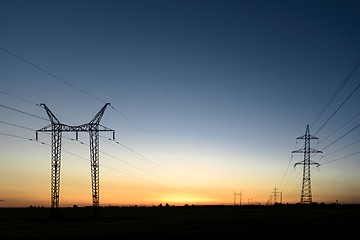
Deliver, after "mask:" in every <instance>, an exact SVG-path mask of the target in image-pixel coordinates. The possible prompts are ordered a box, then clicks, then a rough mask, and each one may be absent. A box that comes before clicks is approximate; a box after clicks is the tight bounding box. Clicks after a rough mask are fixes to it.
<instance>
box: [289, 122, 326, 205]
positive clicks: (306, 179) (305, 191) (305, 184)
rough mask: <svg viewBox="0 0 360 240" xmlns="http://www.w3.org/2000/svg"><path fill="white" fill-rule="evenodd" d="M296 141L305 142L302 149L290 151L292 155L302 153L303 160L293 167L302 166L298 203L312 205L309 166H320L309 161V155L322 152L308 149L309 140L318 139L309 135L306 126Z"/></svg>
mask: <svg viewBox="0 0 360 240" xmlns="http://www.w3.org/2000/svg"><path fill="white" fill-rule="evenodd" d="M296 139H304V140H305V145H304V148H301V149H299V150H295V151H292V153H304V160H303V161H300V162H297V163H295V165H294V167H295V166H296V165H299V164H301V165H304V168H303V180H302V188H301V198H300V203H312V193H311V180H310V165H316V166H317V167H318V166H320V164H319V163H317V162H314V161H311V160H310V154H311V153H322V151H319V150H316V149H313V148H310V140H311V139H318V138H317V137H315V136H313V135H310V130H309V125H307V126H306V132H305V134H304V135H303V136H300V137H298V138H296Z"/></svg>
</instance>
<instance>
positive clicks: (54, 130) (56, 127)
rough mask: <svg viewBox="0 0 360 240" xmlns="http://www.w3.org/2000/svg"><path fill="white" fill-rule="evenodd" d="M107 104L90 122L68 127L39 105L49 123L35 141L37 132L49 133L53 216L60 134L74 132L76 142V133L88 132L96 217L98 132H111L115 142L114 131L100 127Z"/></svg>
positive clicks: (56, 199)
mask: <svg viewBox="0 0 360 240" xmlns="http://www.w3.org/2000/svg"><path fill="white" fill-rule="evenodd" d="M109 104H110V103H106V104H105V105H104V106H103V107H102V108H101V110H100V111H99V112H98V113H97V114H96V115H95V117H94V118H93V119H92V120H91V121H90V122H88V123H85V124H82V125H78V126H69V125H66V124H62V123H61V122H60V121H59V119H57V118H56V117H55V115H54V114H53V113H52V112H51V111H50V109H49V108H48V107H47V106H46V105H45V104H43V103H42V104H40V106H42V107H43V108H44V109H45V111H46V113H47V115H48V116H49V119H50V122H51V123H50V124H49V125H48V126H45V127H43V128H41V129H39V130H37V131H36V140H38V132H51V135H52V141H51V142H52V144H51V208H52V210H53V211H52V213H53V216H56V215H57V213H58V207H59V190H60V165H61V164H60V163H61V140H62V132H75V133H76V140H78V132H89V139H90V166H91V185H92V202H93V208H94V216H95V217H97V216H98V207H99V132H102V131H111V132H113V140H115V131H114V130H111V129H109V128H107V127H104V126H101V125H100V120H101V118H102V116H103V115H104V112H105V108H106V107H107V106H108V105H109Z"/></svg>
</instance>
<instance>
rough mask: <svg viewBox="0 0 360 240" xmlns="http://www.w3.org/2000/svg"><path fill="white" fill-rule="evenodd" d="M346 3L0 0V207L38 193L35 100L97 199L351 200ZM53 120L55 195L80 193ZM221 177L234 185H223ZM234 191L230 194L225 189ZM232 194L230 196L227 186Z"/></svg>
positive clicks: (356, 182) (359, 45)
mask: <svg viewBox="0 0 360 240" xmlns="http://www.w3.org/2000/svg"><path fill="white" fill-rule="evenodd" d="M359 12H360V2H359V1H348V0H341V1H340V0H339V1H320V0H319V1H317V0H315V1H280V0H279V1H257V0H255V1H241V0H239V1H228V0H217V1H216V0H215V1H213V0H208V1H205V0H204V1H203V0H192V1H190V0H167V1H166V0H163V1H158V0H154V1H145V0H119V1H115V0H114V1H110V0H102V1H99V0H95V1H91V0H87V1H85V0H84V1H80V0H75V1H74V0H71V1H70V0H65V1H64V0H61V1H60V0H59V1H57V0H50V1H49V0H47V1H45V0H42V1H39V0H32V1H25V0H1V1H0V83H1V87H0V151H1V154H0V207H27V206H30V205H36V206H38V205H39V206H46V207H48V206H50V205H51V199H50V197H51V195H50V182H51V178H50V176H51V172H50V170H51V161H50V160H51V135H50V134H47V133H44V132H40V133H39V139H38V140H39V141H38V142H37V141H35V130H37V129H40V128H42V127H45V126H47V125H48V124H50V122H49V120H48V116H47V115H46V112H45V110H44V108H42V107H41V106H39V104H40V103H45V104H46V106H47V107H48V108H49V109H50V110H51V111H52V112H53V113H54V114H55V115H56V116H57V118H58V119H59V120H60V121H61V122H62V123H64V124H68V125H80V124H83V123H87V122H89V121H90V120H91V119H92V118H93V117H94V116H95V114H96V113H97V112H98V111H99V110H100V109H101V108H102V107H103V106H104V104H105V103H110V104H111V106H108V107H107V108H106V110H105V113H104V115H103V118H102V119H101V122H100V123H101V125H102V126H105V127H108V128H110V129H113V130H115V134H116V138H115V141H113V140H112V135H111V133H110V132H101V133H100V205H102V206H107V205H149V206H151V205H158V204H160V203H161V204H163V205H164V204H166V203H169V204H170V205H183V204H227V205H231V204H234V197H236V198H235V200H236V204H239V202H240V200H241V204H267V203H274V201H275V200H276V201H278V202H280V201H282V202H283V203H297V202H299V201H300V194H301V185H302V177H303V176H302V171H303V165H297V166H296V167H294V164H295V163H297V162H301V161H303V157H304V156H303V154H292V151H294V150H298V149H301V148H302V147H303V146H304V140H301V139H299V140H297V139H296V138H297V137H300V136H302V135H304V134H305V130H306V126H307V125H309V126H310V133H311V134H312V135H314V136H316V137H318V138H319V139H318V141H317V140H312V141H311V147H312V148H315V149H317V150H320V151H322V152H323V153H322V154H314V155H312V158H311V160H312V161H314V162H317V163H320V164H321V165H320V167H316V166H315V165H313V166H312V168H311V187H312V188H311V189H312V200H313V202H319V203H320V202H325V203H334V202H336V201H338V202H339V203H344V204H348V203H360V174H359V170H360V151H359V150H360V127H359V126H360V89H358V88H360V87H359V84H360V67H358V64H359V62H360V15H359ZM74 138H75V133H63V142H62V155H61V157H62V158H61V183H60V202H59V205H60V206H61V207H63V206H72V205H73V204H77V205H78V206H87V205H92V198H91V177H90V163H89V155H90V153H89V134H88V133H79V140H78V141H76V140H74ZM234 192H235V193H237V194H239V195H234ZM240 193H241V195H240ZM240 197H241V199H240Z"/></svg>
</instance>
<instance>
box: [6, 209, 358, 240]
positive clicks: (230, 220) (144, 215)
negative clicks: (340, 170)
mask: <svg viewBox="0 0 360 240" xmlns="http://www.w3.org/2000/svg"><path fill="white" fill-rule="evenodd" d="M51 210H52V209H50V208H0V239H1V240H7V239H66V240H68V239H80V238H81V239H86V238H87V239H110V238H111V239H185V238H204V237H207V238H210V237H211V238H221V239H225V238H228V237H229V238H236V239H238V238H245V237H248V236H251V237H257V236H264V237H266V236H267V237H280V238H285V237H286V238H294V237H295V238H299V237H303V238H308V237H313V236H322V237H325V236H332V237H335V236H341V237H342V238H347V236H349V238H350V236H354V234H355V236H356V235H358V233H359V231H360V206H358V205H316V206H310V205H306V206H301V205H300V206H297V205H277V206H177V207H101V208H99V215H98V217H97V218H94V217H93V209H92V208H90V207H79V208H59V209H58V217H56V218H54V217H52V214H51V213H52V211H51Z"/></svg>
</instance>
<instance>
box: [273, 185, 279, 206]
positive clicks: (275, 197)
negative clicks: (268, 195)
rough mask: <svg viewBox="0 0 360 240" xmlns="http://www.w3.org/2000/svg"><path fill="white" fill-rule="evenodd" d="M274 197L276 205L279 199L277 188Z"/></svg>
mask: <svg viewBox="0 0 360 240" xmlns="http://www.w3.org/2000/svg"><path fill="white" fill-rule="evenodd" d="M273 196H274V204H275V203H277V197H278V191H277V188H276V186H275V188H274V191H273Z"/></svg>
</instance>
